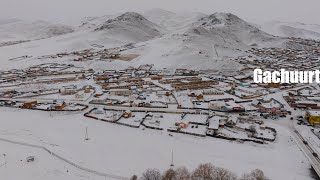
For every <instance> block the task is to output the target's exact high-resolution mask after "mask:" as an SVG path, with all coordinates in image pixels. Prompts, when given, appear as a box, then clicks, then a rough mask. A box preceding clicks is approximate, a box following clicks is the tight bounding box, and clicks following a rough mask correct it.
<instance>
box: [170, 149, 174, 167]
mask: <svg viewBox="0 0 320 180" xmlns="http://www.w3.org/2000/svg"><path fill="white" fill-rule="evenodd" d="M170 166H171V167H173V166H174V164H173V149H172V151H171V164H170Z"/></svg>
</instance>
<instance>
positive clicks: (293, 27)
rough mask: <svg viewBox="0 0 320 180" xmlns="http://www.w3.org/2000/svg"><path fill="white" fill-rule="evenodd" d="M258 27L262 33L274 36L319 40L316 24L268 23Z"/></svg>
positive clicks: (319, 34)
mask: <svg viewBox="0 0 320 180" xmlns="http://www.w3.org/2000/svg"><path fill="white" fill-rule="evenodd" d="M258 26H260V28H261V29H262V30H263V31H265V32H268V33H270V34H273V35H276V36H283V37H296V38H306V39H320V25H318V24H304V23H298V22H295V23H293V22H280V21H270V22H267V23H261V24H259V25H258Z"/></svg>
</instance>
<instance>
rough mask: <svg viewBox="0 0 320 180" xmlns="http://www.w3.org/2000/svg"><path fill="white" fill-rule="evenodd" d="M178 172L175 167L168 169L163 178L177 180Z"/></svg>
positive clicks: (164, 179) (163, 179)
mask: <svg viewBox="0 0 320 180" xmlns="http://www.w3.org/2000/svg"><path fill="white" fill-rule="evenodd" d="M176 179H177V178H176V172H175V171H174V170H173V169H168V170H167V171H166V172H164V174H163V176H162V180H176Z"/></svg>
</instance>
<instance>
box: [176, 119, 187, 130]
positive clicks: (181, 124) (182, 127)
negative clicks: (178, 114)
mask: <svg viewBox="0 0 320 180" xmlns="http://www.w3.org/2000/svg"><path fill="white" fill-rule="evenodd" d="M178 126H179V128H180V129H186V128H188V126H189V122H188V121H182V122H179V123H178Z"/></svg>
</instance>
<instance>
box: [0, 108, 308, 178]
mask: <svg viewBox="0 0 320 180" xmlns="http://www.w3.org/2000/svg"><path fill="white" fill-rule="evenodd" d="M17 112H19V113H17ZM0 113H1V120H0V121H1V127H0V135H1V137H2V138H7V139H10V140H17V141H23V142H29V143H33V144H38V145H43V146H45V147H47V148H49V149H50V150H52V151H54V152H55V153H58V154H60V155H62V156H64V157H65V158H67V159H69V160H72V161H73V162H76V163H79V164H81V165H82V166H85V167H88V168H91V169H95V170H98V171H102V172H105V173H111V174H116V175H122V176H131V175H132V174H141V173H142V172H143V171H144V170H145V169H147V168H149V167H155V168H159V169H161V170H164V169H166V168H168V167H169V165H170V158H171V156H170V153H171V149H173V150H174V154H175V155H174V157H175V158H174V163H175V165H176V166H183V165H185V166H187V167H190V168H194V167H195V166H197V165H198V164H200V163H204V162H211V163H213V164H214V165H216V166H221V167H225V168H228V169H230V170H232V171H234V172H236V173H238V174H239V175H240V174H241V173H244V172H248V171H250V170H252V169H256V168H260V169H262V170H263V171H264V172H265V173H266V175H268V176H269V177H270V178H271V179H311V178H310V175H309V169H308V168H309V167H310V165H309V162H308V161H307V159H306V158H305V157H304V155H303V154H302V152H301V151H300V150H299V149H298V147H297V145H296V144H295V143H294V141H293V140H292V139H291V138H290V134H289V133H290V132H289V130H287V129H286V128H284V127H283V126H282V125H277V124H274V123H273V122H271V123H272V125H273V126H274V127H276V129H277V131H278V132H279V133H278V138H277V140H276V142H275V143H270V144H268V145H256V144H250V143H249V144H248V143H246V144H238V143H232V142H228V141H225V140H219V139H215V138H197V137H192V136H186V135H183V134H181V135H180V134H174V136H173V137H170V136H168V135H167V132H165V131H154V130H148V129H146V130H144V131H142V130H141V129H133V128H128V127H124V126H119V125H116V124H110V123H105V122H100V121H95V120H92V119H89V118H85V117H83V115H82V114H80V113H79V114H72V115H71V114H68V113H63V112H61V113H52V117H50V115H49V114H48V113H46V112H37V113H33V112H32V111H28V110H13V109H8V108H1V109H0ZM22 117H23V118H22ZM86 127H88V134H89V138H90V140H89V141H84V138H85V129H86ZM0 146H1V148H0V154H3V153H7V154H8V155H9V156H10V157H12V159H11V158H10V159H9V158H8V166H7V167H6V170H5V172H2V173H1V175H4V177H7V178H6V179H8V178H12V177H17V178H19V177H20V176H21V177H23V175H24V174H26V176H31V177H33V176H34V174H33V173H30V172H35V173H36V176H35V177H33V178H32V179H37V177H39V179H41V178H42V179H50V178H53V177H56V176H55V174H58V175H59V179H61V180H63V179H68V180H69V179H72V178H74V179H77V178H78V176H77V175H76V174H81V172H78V173H76V174H73V173H74V171H75V170H70V171H71V172H72V173H69V174H68V173H65V168H64V166H65V164H64V163H63V162H61V161H59V160H57V159H54V158H52V157H50V156H49V155H47V154H45V152H39V151H38V150H34V149H30V148H26V147H24V146H19V145H11V144H8V143H4V142H0ZM13 153H16V154H13ZM29 154H32V155H34V156H36V158H37V161H36V162H35V166H33V165H32V166H31V167H28V168H30V170H27V169H26V170H25V171H22V172H21V174H20V173H19V174H18V173H15V170H16V168H17V167H19V166H24V165H22V164H18V162H17V161H18V160H20V159H23V160H24V159H25V158H26V157H25V156H27V155H29ZM13 157H18V158H13ZM38 163H39V164H38ZM40 163H41V165H40ZM42 163H43V164H42ZM39 167H41V168H43V169H44V170H43V171H39V169H38V168H39ZM3 169H4V168H3V167H1V168H0V172H1V171H3ZM42 172H48V173H42ZM83 174H85V175H84V177H88V176H89V177H90V179H98V177H94V176H92V175H90V174H87V173H83ZM40 177H41V178H40ZM23 179H25V178H23ZM78 179H79V178H78Z"/></svg>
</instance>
